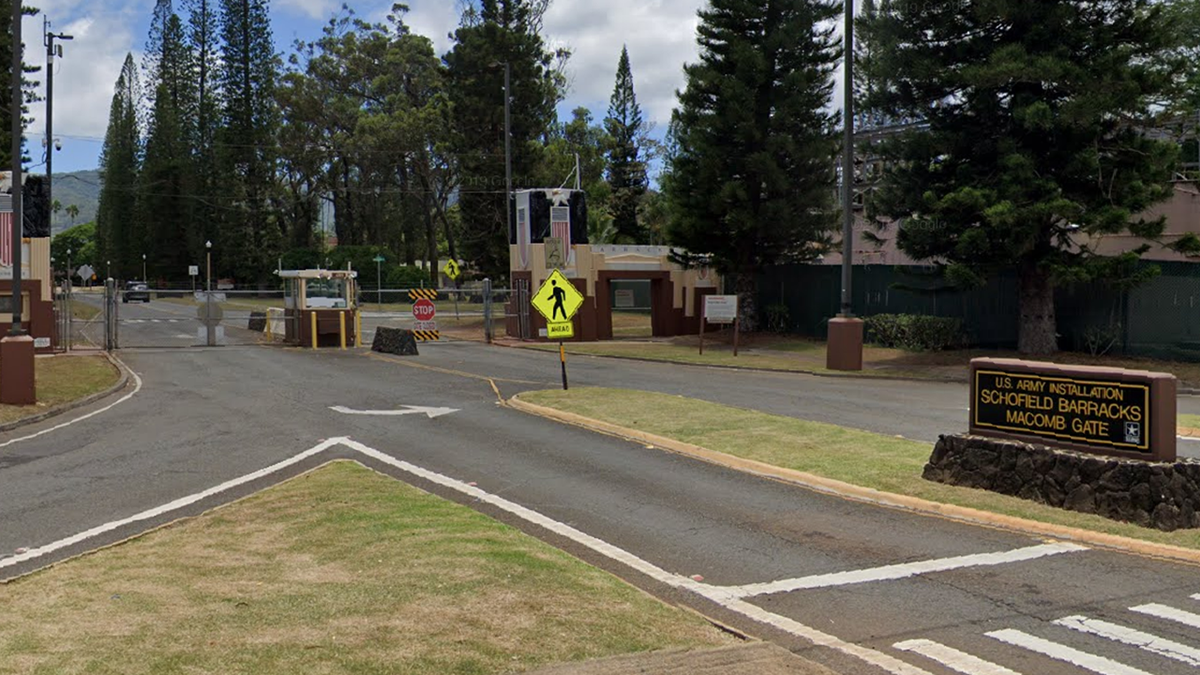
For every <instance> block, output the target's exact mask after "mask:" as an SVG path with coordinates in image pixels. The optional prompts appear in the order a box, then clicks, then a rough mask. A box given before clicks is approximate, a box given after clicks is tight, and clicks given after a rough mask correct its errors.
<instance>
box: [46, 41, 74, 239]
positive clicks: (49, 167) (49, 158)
mask: <svg viewBox="0 0 1200 675" xmlns="http://www.w3.org/2000/svg"><path fill="white" fill-rule="evenodd" d="M74 39H75V37H74V36H72V35H65V34H63V33H51V32H50V19H48V18H47V19H44V23H43V24H42V42H44V43H45V45H46V199H48V200H49V202H50V204H51V205H53V204H54V153H55V151H56V150H58V143H57V141H55V140H54V55H55V53H56V52H57V54H58V56H59V58H62V45H57V46H56V45H55V44H54V41H55V40H74ZM50 219H51V225H50V238H51V240H53V238H54V224H53V219H54V214H53V213H51V215H50Z"/></svg>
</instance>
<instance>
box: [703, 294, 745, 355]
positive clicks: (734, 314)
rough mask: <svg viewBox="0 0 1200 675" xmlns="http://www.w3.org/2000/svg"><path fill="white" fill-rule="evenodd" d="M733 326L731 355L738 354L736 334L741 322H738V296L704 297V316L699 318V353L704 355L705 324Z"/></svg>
mask: <svg viewBox="0 0 1200 675" xmlns="http://www.w3.org/2000/svg"><path fill="white" fill-rule="evenodd" d="M710 321H711V322H712V323H719V324H733V355H734V356H737V353H738V333H739V332H740V331H739V328H740V324H741V322H740V321H738V296H736V295H706V296H704V314H703V315H702V316H701V317H700V353H701V354H704V324H705V323H707V322H710Z"/></svg>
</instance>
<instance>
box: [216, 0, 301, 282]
mask: <svg viewBox="0 0 1200 675" xmlns="http://www.w3.org/2000/svg"><path fill="white" fill-rule="evenodd" d="M219 23H220V28H221V38H222V48H223V49H222V52H221V67H220V70H219V71H218V79H219V81H220V84H221V91H222V92H223V94H224V106H223V109H222V113H221V120H222V126H221V128H220V130H219V132H218V134H217V144H218V149H219V152H218V158H217V160H218V167H219V169H220V178H221V180H220V183H219V184H220V185H221V186H222V190H221V193H222V194H221V198H222V199H221V203H222V204H223V205H224V206H225V209H224V212H223V214H222V215H221V217H220V222H221V236H220V237H219V238H218V240H217V241H214V242H213V246H214V250H213V256H214V260H219V261H220V263H219V265H218V269H220V270H221V271H222V272H223V273H225V274H229V275H231V276H233V277H234V278H235V279H239V280H241V281H242V282H258V281H265V280H266V279H268V278H269V276H270V273H271V270H272V269H274V266H275V262H276V259H277V258H278V256H279V254H280V252H281V251H282V248H283V241H284V235H285V232H284V231H283V228H282V226H281V224H280V221H279V218H278V216H277V214H275V213H274V212H273V209H272V200H273V198H274V196H275V187H276V183H275V167H276V161H277V157H276V150H275V147H276V134H277V132H278V129H279V113H278V109H277V107H276V104H275V83H276V81H277V79H278V77H277V71H278V64H279V61H278V59H277V57H276V55H275V46H274V43H273V42H272V39H271V20H270V16H269V13H268V9H267V0H222V2H221V15H220V21H219Z"/></svg>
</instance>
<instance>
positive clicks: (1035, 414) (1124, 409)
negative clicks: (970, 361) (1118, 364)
mask: <svg viewBox="0 0 1200 675" xmlns="http://www.w3.org/2000/svg"><path fill="white" fill-rule="evenodd" d="M974 385H975V387H974V389H975V401H974V405H973V406H972V408H973V419H972V422H973V426H975V427H979V428H983V429H995V430H997V431H1007V432H1013V433H1018V434H1028V435H1032V436H1040V437H1044V438H1049V439H1057V440H1060V441H1067V442H1072V443H1080V444H1086V445H1092V446H1101V447H1108V448H1112V449H1115V450H1123V451H1126V452H1137V453H1147V452H1150V442H1151V438H1150V436H1151V427H1152V425H1150V424H1149V421H1150V387H1149V386H1148V385H1147V384H1145V383H1134V382H1117V381H1104V380H1098V379H1097V380H1093V379H1090V378H1073V377H1054V376H1050V375H1041V374H1036V373H1023V372H1012V371H1006V370H986V369H978V370H975V382H974Z"/></svg>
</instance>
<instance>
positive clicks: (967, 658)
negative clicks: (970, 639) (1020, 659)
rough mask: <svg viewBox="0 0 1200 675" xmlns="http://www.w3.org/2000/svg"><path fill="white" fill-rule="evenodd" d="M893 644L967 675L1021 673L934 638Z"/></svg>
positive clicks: (1018, 674)
mask: <svg viewBox="0 0 1200 675" xmlns="http://www.w3.org/2000/svg"><path fill="white" fill-rule="evenodd" d="M892 646H893V647H895V648H896V649H899V650H901V651H905V652H912V653H914V654H920V655H921V656H924V657H925V658H927V659H932V660H934V661H937V662H938V663H940V664H942V665H943V666H945V667H947V668H949V669H950V670H954V671H958V672H960V673H965V675H1021V674H1020V673H1018V672H1017V671H1015V670H1009V669H1008V668H1005V667H1004V666H998V665H996V664H994V663H992V662H991V661H984V660H983V659H981V658H979V657H978V656H972V655H971V654H968V653H966V652H960V651H958V650H957V649H954V648H953V647H947V646H946V645H943V644H940V643H937V642H934V641H932V640H906V641H904V642H897V643H896V644H894V645H892Z"/></svg>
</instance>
